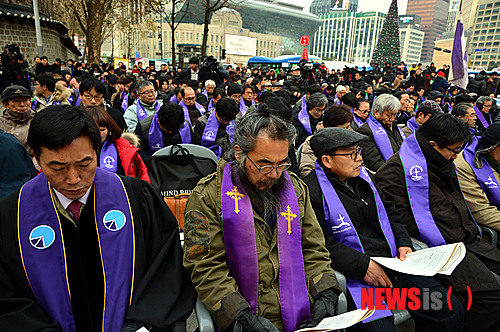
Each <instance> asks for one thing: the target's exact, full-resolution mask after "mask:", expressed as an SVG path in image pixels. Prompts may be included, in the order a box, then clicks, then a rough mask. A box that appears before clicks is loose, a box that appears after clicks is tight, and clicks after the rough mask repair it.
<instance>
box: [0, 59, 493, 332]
mask: <svg viewBox="0 0 500 332" xmlns="http://www.w3.org/2000/svg"><path fill="white" fill-rule="evenodd" d="M47 60H48V59H47V58H46V57H42V58H38V57H37V58H35V64H34V65H33V66H32V68H31V69H30V70H32V71H33V73H34V74H35V75H34V76H33V77H32V78H28V81H23V82H21V81H20V82H18V84H13V85H10V86H8V87H6V88H5V89H4V91H3V92H2V105H3V111H2V112H3V114H2V116H1V117H0V142H1V143H0V165H2V166H1V168H0V199H1V200H0V281H1V282H0V307H1V308H2V310H1V311H0V326H2V329H4V328H5V330H6V331H102V330H105V331H117V332H119V331H122V332H130V331H137V330H139V329H140V328H142V327H144V328H145V329H147V330H149V331H153V332H154V331H170V330H172V328H173V326H174V325H175V324H176V322H180V321H185V320H186V319H187V317H188V316H189V315H190V314H191V312H192V310H193V307H194V303H195V298H196V296H198V297H199V299H200V300H201V302H202V303H203V304H204V305H205V307H206V308H207V309H208V310H209V311H210V313H211V315H212V318H213V320H214V323H215V324H216V326H217V327H218V328H219V329H220V330H222V331H229V330H233V331H236V332H241V331H252V332H253V331H255V332H264V331H279V330H282V331H285V332H293V331H295V330H297V329H300V328H305V327H314V326H316V325H317V324H318V323H319V322H320V321H321V320H322V319H323V318H326V317H330V316H334V315H335V313H336V310H335V308H336V306H337V303H338V300H339V296H340V294H341V293H342V289H341V287H340V286H339V283H338V282H337V278H336V276H335V272H334V270H335V271H338V272H340V273H342V274H343V275H344V276H345V277H346V278H347V287H348V288H347V289H348V290H347V292H346V294H345V296H346V299H347V309H348V310H349V311H350V310H355V309H357V308H360V307H361V290H362V289H363V288H372V287H382V288H401V289H408V288H417V289H419V290H420V291H421V292H420V294H423V293H424V292H431V293H433V294H438V293H439V294H440V296H441V298H442V299H443V301H444V299H446V298H448V301H449V302H448V305H443V306H441V307H440V308H434V309H435V310H434V309H431V310H427V309H424V308H416V309H411V308H409V310H408V311H409V313H410V315H411V317H412V318H413V320H414V322H415V330H416V331H442V332H445V331H450V332H451V331H500V315H499V313H500V250H499V249H498V248H497V244H496V243H489V242H488V241H487V240H488V239H487V238H486V236H484V234H483V228H484V227H488V228H489V229H492V230H493V231H499V232H500V211H499V210H500V121H499V122H496V119H497V117H498V113H499V112H498V110H497V107H496V105H497V104H496V100H495V96H496V95H497V94H498V93H500V91H497V89H498V88H499V84H500V78H498V76H497V74H496V73H491V74H487V73H480V74H477V75H476V76H475V77H474V78H471V79H470V82H469V85H468V86H467V89H463V88H459V87H457V86H453V85H451V84H450V83H449V82H448V81H447V78H448V75H449V66H446V65H445V66H443V68H441V69H437V68H436V67H435V66H434V64H431V65H430V66H427V67H426V68H422V65H421V64H418V65H417V64H414V65H413V66H412V67H411V68H407V66H406V65H405V64H404V63H401V64H394V65H391V64H386V65H385V66H383V67H382V68H379V67H378V66H374V68H373V69H372V70H370V71H367V70H366V69H365V68H363V69H361V70H358V69H354V68H344V69H343V70H329V69H328V68H326V66H324V64H323V65H322V66H320V67H319V68H312V69H308V67H307V66H304V63H302V62H301V63H300V64H299V65H294V66H292V67H291V68H290V70H288V72H287V71H286V70H284V69H268V68H260V67H256V68H246V67H238V66H236V67H235V68H233V67H231V66H229V67H228V68H227V70H222V69H218V70H217V71H215V72H214V71H211V72H210V73H207V71H206V69H205V68H204V64H200V60H199V59H198V58H196V57H194V58H191V59H190V60H189V67H188V68H184V69H182V68H176V69H173V68H168V66H167V65H162V66H161V69H160V70H159V71H156V70H155V68H154V66H150V67H146V68H143V64H142V63H138V64H137V65H134V66H133V67H132V70H127V68H125V66H122V64H119V65H118V66H117V68H114V67H113V66H110V65H107V64H102V65H97V64H94V65H92V66H86V64H85V63H79V62H75V61H71V60H68V61H66V62H63V61H61V60H60V59H56V62H55V63H54V64H53V65H49V64H48V61H47ZM182 143H190V144H195V145H200V146H203V147H205V148H208V149H210V150H211V151H213V152H214V153H215V155H216V156H217V158H218V160H219V162H218V164H217V169H216V172H215V173H213V174H211V175H209V176H207V177H205V178H203V179H201V180H200V181H199V183H198V185H197V186H196V188H194V189H193V190H192V192H191V194H190V196H189V199H188V200H187V204H186V206H185V210H184V217H185V218H184V228H183V230H182V231H183V239H184V247H183V248H181V242H180V240H179V238H180V237H179V228H178V224H177V220H176V218H175V217H174V215H173V214H172V212H171V211H170V209H169V207H168V206H167V205H166V204H165V202H164V200H163V199H162V197H160V195H159V191H158V190H157V188H155V187H154V186H153V185H151V180H150V173H149V165H150V160H151V159H152V156H153V154H154V153H155V152H157V151H159V150H161V149H163V148H165V147H168V146H173V145H177V144H182ZM167 180H168V179H167ZM412 239H413V240H418V241H421V242H423V243H424V244H425V245H427V246H428V247H436V246H440V245H445V244H453V243H457V242H462V243H464V244H465V247H466V249H467V253H466V255H465V258H464V259H463V261H462V262H461V263H460V264H459V265H458V266H457V267H456V269H455V270H454V272H453V273H452V274H451V275H449V276H448V275H436V276H434V277H428V276H418V275H409V274H404V273H400V272H396V271H393V270H390V269H388V268H386V267H384V266H382V265H379V264H378V263H376V262H375V261H374V260H373V259H372V258H373V257H396V258H398V259H400V260H405V257H406V255H408V254H410V253H411V252H413V251H414V250H415V248H414V243H413V241H412ZM449 287H452V288H451V289H452V291H453V294H452V295H451V294H449V293H448V289H449ZM468 300H470V302H471V305H470V307H469V308H467V304H468ZM407 301H410V299H409V298H408V299H407ZM348 331H396V327H395V323H394V316H393V315H392V313H391V312H390V311H389V310H378V311H376V313H375V314H374V315H373V316H372V317H370V318H369V319H367V320H365V321H363V322H361V323H358V324H356V325H354V326H352V327H350V328H349V329H348Z"/></svg>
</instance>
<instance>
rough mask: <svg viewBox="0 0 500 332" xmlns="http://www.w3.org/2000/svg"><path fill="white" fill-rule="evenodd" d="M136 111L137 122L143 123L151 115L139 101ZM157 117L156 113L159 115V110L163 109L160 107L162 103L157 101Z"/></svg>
mask: <svg viewBox="0 0 500 332" xmlns="http://www.w3.org/2000/svg"><path fill="white" fill-rule="evenodd" d="M136 105H137V106H136V108H135V109H136V111H137V122H141V121H142V120H144V119H145V118H147V117H148V116H149V115H148V113H147V112H146V110H145V109H144V106H142V103H141V101H140V100H138V101H137V104H136ZM155 108H156V110H155V115H156V113H158V110H159V109H160V108H161V106H160V103H159V102H157V101H156V100H155Z"/></svg>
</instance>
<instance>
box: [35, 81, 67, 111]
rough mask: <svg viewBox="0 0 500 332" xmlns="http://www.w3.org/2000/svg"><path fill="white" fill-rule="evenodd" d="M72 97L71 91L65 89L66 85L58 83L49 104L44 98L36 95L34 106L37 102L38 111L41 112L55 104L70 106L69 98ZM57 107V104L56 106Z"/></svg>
mask: <svg viewBox="0 0 500 332" xmlns="http://www.w3.org/2000/svg"><path fill="white" fill-rule="evenodd" d="M70 96H71V90H70V89H68V88H66V87H64V85H62V84H59V83H57V84H56V88H55V89H54V93H52V96H50V99H49V101H48V102H47V101H46V100H45V98H44V97H43V96H39V95H37V94H36V93H35V97H34V98H33V101H32V102H31V103H32V104H33V103H34V102H35V101H36V103H37V105H36V111H37V112H40V111H41V110H43V109H44V108H45V107H47V106H50V105H53V104H54V103H61V105H70V102H69V101H68V98H69V97H70ZM56 105H57V104H56Z"/></svg>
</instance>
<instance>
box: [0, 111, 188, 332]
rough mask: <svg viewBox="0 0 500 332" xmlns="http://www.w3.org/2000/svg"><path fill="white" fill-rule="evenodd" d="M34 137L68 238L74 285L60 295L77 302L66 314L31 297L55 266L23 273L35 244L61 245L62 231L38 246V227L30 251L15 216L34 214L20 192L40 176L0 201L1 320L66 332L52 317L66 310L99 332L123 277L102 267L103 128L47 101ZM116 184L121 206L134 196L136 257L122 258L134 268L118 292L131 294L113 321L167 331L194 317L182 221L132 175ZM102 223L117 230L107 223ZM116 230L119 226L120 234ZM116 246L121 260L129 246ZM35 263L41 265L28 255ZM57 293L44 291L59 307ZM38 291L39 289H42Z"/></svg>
mask: <svg viewBox="0 0 500 332" xmlns="http://www.w3.org/2000/svg"><path fill="white" fill-rule="evenodd" d="M28 141H29V142H30V146H31V147H32V148H33V152H34V154H35V156H36V158H37V161H38V163H39V164H40V166H41V168H42V171H43V174H40V175H39V176H38V177H37V178H38V180H40V177H46V180H45V181H48V183H49V189H46V190H47V192H48V191H50V195H49V196H48V197H49V199H51V201H52V204H48V205H51V206H50V207H47V211H52V213H53V214H54V215H57V218H58V219H59V222H58V223H59V225H60V231H59V230H57V228H56V235H57V234H61V237H62V238H63V241H62V246H63V249H64V256H62V257H64V259H65V263H66V264H65V265H66V278H67V279H66V280H67V286H68V289H66V287H63V288H64V290H63V292H64V291H65V292H66V293H69V294H70V297H68V298H70V300H71V308H65V309H68V310H69V313H68V312H64V313H60V312H55V314H54V315H50V314H49V312H51V308H47V307H46V306H44V305H42V301H40V300H39V299H40V298H39V296H37V297H35V289H36V287H34V285H36V284H37V283H38V284H39V283H40V282H42V283H43V282H51V281H52V280H51V278H55V277H56V274H57V273H55V272H54V271H53V270H50V269H47V271H46V273H47V274H45V275H44V273H43V272H45V271H44V270H41V271H42V272H41V273H38V274H29V273H27V271H29V270H30V269H31V267H30V266H29V265H28V264H29V257H28V256H29V253H28V252H29V250H31V251H32V252H33V251H35V253H36V251H37V249H38V252H40V251H43V250H47V249H50V248H49V247H50V246H51V245H54V244H55V242H58V243H59V242H61V239H57V236H56V237H55V240H53V239H52V242H51V241H50V239H49V240H48V241H47V242H45V241H44V243H42V244H40V242H39V241H38V242H36V243H34V242H33V241H32V236H31V235H32V233H33V232H34V230H35V229H33V231H32V232H31V233H30V236H29V240H30V241H31V245H32V246H34V247H35V249H33V248H30V245H29V244H28V245H27V246H24V247H23V245H22V244H21V243H23V241H25V240H26V239H24V238H23V237H24V236H20V234H22V233H21V232H18V219H19V227H20V228H22V227H23V225H22V222H25V221H27V222H29V221H30V220H27V219H26V218H23V217H22V214H21V215H20V216H19V215H18V202H23V200H21V198H22V196H21V194H22V195H25V193H26V192H28V193H29V190H28V189H27V188H31V190H34V189H33V186H31V187H30V186H29V184H30V182H32V181H37V178H35V179H33V180H32V181H30V182H28V184H26V185H25V186H24V187H23V188H22V189H21V192H16V193H13V194H11V195H9V196H8V197H6V198H5V199H3V200H1V201H0V308H2V309H1V310H0V326H2V330H5V331H26V332H28V331H42V330H43V331H62V330H63V328H62V327H61V326H62V325H63V324H66V322H64V321H61V320H60V319H59V320H57V319H55V318H54V316H57V315H59V316H64V315H66V317H69V318H70V319H71V318H72V320H73V321H74V330H76V331H85V332H87V331H102V330H103V325H105V324H108V322H106V321H105V320H104V318H103V316H104V317H109V316H107V315H108V314H110V315H113V313H112V312H110V313H108V312H106V310H105V309H106V308H108V305H109V304H110V303H112V302H113V301H114V300H115V299H111V300H110V301H109V300H108V301H109V302H108V301H107V300H105V299H106V297H108V298H109V296H110V295H112V294H113V292H112V291H109V290H108V287H111V286H112V285H113V283H118V282H119V281H120V280H117V279H121V276H120V273H118V274H116V273H115V274H114V276H115V277H116V279H110V278H111V277H110V276H112V275H113V274H112V273H111V272H110V270H109V266H107V267H105V265H106V264H104V262H105V261H106V260H107V261H108V262H109V258H106V256H105V255H101V248H104V247H105V246H106V243H105V242H106V241H108V240H109V233H106V234H108V235H105V236H108V237H104V236H103V235H102V234H101V233H100V232H101V230H102V229H103V228H102V227H103V226H102V224H101V223H100V221H101V220H99V219H98V218H97V213H98V212H97V211H98V209H99V206H100V205H101V204H102V203H101V202H100V201H99V199H96V197H98V196H99V195H101V196H102V197H105V199H104V200H107V199H109V200H111V201H112V200H113V197H112V196H111V195H109V196H107V195H106V192H104V193H103V190H104V189H100V190H97V189H96V188H97V186H96V184H95V183H97V180H98V177H102V176H105V177H108V178H109V174H110V173H108V172H105V171H102V170H100V169H97V153H96V151H97V149H98V148H99V144H100V134H99V129H98V128H97V126H96V124H95V122H94V120H93V119H92V118H91V117H90V115H89V114H88V112H86V111H84V110H79V109H77V108H76V107H73V106H50V107H47V108H46V109H45V110H44V112H40V113H39V114H37V116H35V118H34V119H33V122H32V126H31V128H30V133H29V135H28ZM96 169H97V170H96ZM102 172H104V173H102ZM113 177H114V175H113ZM117 180H119V181H121V183H123V188H121V184H120V185H119V187H120V190H121V191H122V192H123V191H124V192H125V194H126V196H127V197H128V200H125V203H127V201H128V202H129V204H130V208H129V210H130V211H129V212H130V215H131V217H132V218H130V219H131V220H129V219H127V222H128V223H129V225H128V226H127V227H129V228H130V224H132V225H133V228H131V229H132V230H133V239H134V242H133V244H132V245H133V247H134V251H133V262H130V261H128V262H127V260H125V262H127V263H130V264H131V266H133V269H132V270H131V271H132V274H133V277H132V278H131V282H130V284H129V285H126V284H124V285H122V284H120V287H118V291H117V290H116V288H115V289H114V292H115V294H116V295H119V296H122V295H123V292H127V293H126V299H127V301H126V302H127V303H126V305H124V306H121V307H117V308H118V310H121V311H123V312H124V315H123V317H122V318H121V319H119V321H115V322H114V325H115V326H118V328H119V329H120V330H121V331H122V332H129V331H136V330H138V329H139V328H141V327H143V326H144V327H146V328H147V329H149V330H151V331H167V330H171V328H172V325H173V324H174V323H175V322H178V321H183V320H185V319H186V318H187V317H188V316H189V314H190V313H191V311H192V309H193V306H194V299H195V293H194V289H193V287H192V285H191V283H190V281H189V277H188V276H187V274H186V272H185V270H184V269H183V267H182V249H181V246H180V242H179V233H178V227H177V223H176V221H175V218H174V216H173V215H172V213H171V212H170V210H169V209H168V207H167V206H166V205H165V204H164V203H163V201H162V199H161V198H160V197H159V196H158V194H157V193H156V192H155V190H154V189H153V187H151V186H150V185H149V184H148V183H146V182H144V181H141V180H137V179H135V178H130V177H119V178H115V179H114V181H117ZM45 188H47V187H45ZM100 188H104V187H102V186H101V187H100ZM35 189H36V188H35ZM105 189H106V190H107V188H105ZM50 197H52V198H50ZM40 199H42V198H40ZM34 201H35V202H33V203H32V204H33V205H37V204H39V203H37V202H36V199H35V200H34ZM75 202H80V203H83V205H82V204H80V206H79V207H78V208H77V209H76V210H75V209H72V208H71V206H73V204H74V203H75ZM29 203H30V202H29V201H28V204H26V205H25V206H24V207H23V209H19V211H21V213H24V212H28V213H30V214H31V215H33V214H35V218H32V219H39V220H35V221H34V222H36V223H39V224H40V225H42V226H43V227H46V228H47V227H48V226H46V225H47V224H48V222H49V221H48V219H49V218H48V217H47V215H48V213H43V212H44V211H43V210H45V209H44V208H42V209H40V211H39V210H35V209H34V208H33V206H31V204H29ZM52 205H53V206H52ZM21 206H23V205H21ZM126 206H128V204H126ZM65 208H66V209H65ZM30 210H31V211H30ZM54 210H55V213H54ZM94 211H95V212H94ZM115 211H116V210H115ZM37 214H38V215H39V216H40V217H39V218H37V216H36V215H37ZM105 219H106V217H105V218H104V219H103V223H105V222H106V220H105ZM56 220H57V219H56ZM96 221H99V222H96ZM115 227H116V225H115ZM121 227H123V225H122V226H121ZM37 228H39V227H37ZM49 228H50V227H49ZM106 228H107V229H108V230H109V231H111V230H112V229H111V228H110V227H109V226H106ZM115 230H117V231H118V230H120V229H119V228H118V229H115ZM104 231H106V230H105V229H104ZM118 234H119V233H118V232H116V233H115V234H114V235H116V236H118ZM44 240H47V238H44ZM21 249H22V250H21ZM111 251H112V252H113V254H114V255H117V256H116V259H121V257H119V256H118V253H119V252H123V248H116V251H115V249H114V248H113V250H111ZM105 253H106V252H103V254H105ZM27 259H28V260H27ZM45 259H47V265H49V263H50V264H52V265H55V266H60V264H58V263H57V262H56V263H55V264H53V262H51V257H50V256H49V257H46V256H45ZM31 263H32V264H36V263H37V262H34V261H33V260H31ZM132 264H133V265H132ZM119 270H120V269H119ZM31 271H33V270H31ZM104 272H105V273H104ZM123 273H126V271H125V270H124V271H123ZM28 275H29V277H28ZM44 279H45V281H44ZM47 280H48V281H47ZM105 281H106V284H105ZM34 282H35V283H34ZM64 284H65V283H63V285H64ZM110 289H111V288H110ZM68 290H69V292H68ZM105 290H106V291H105ZM51 291H53V293H52V294H55V293H59V294H61V289H52V290H51V289H50V288H49V292H48V294H42V295H49V296H48V298H49V299H50V301H51V302H53V303H58V302H60V301H63V300H64V299H62V298H59V297H57V296H54V297H52V298H51V297H50V295H51ZM42 293H43V291H42ZM46 293H47V292H46ZM108 293H109V294H108ZM37 294H40V289H38V293H37ZM129 298H130V302H129ZM105 303H106V305H105ZM59 307H61V306H60V305H59ZM63 308H64V307H63ZM52 309H53V308H52ZM52 312H54V311H53V310H52ZM115 317H116V315H115ZM103 320H104V321H105V322H106V323H103ZM120 326H121V328H120ZM113 331H114V330H113Z"/></svg>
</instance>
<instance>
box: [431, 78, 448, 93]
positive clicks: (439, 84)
mask: <svg viewBox="0 0 500 332" xmlns="http://www.w3.org/2000/svg"><path fill="white" fill-rule="evenodd" d="M449 87H450V83H448V82H447V81H446V80H445V79H444V78H443V77H441V76H436V78H435V79H434V83H432V88H431V89H432V90H438V89H439V88H443V90H444V92H445V93H446V90H448V89H449Z"/></svg>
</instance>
